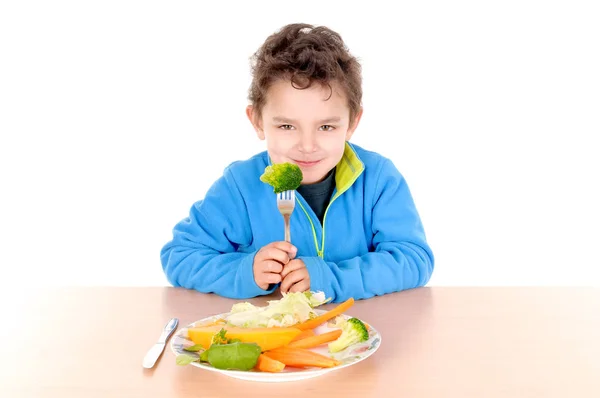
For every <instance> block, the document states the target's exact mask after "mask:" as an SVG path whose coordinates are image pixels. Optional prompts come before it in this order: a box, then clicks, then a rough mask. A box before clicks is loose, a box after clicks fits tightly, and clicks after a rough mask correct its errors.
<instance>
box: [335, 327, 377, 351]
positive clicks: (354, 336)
mask: <svg viewBox="0 0 600 398" xmlns="http://www.w3.org/2000/svg"><path fill="white" fill-rule="evenodd" d="M341 328H342V334H341V335H340V337H338V338H337V340H334V341H332V342H331V343H329V352H332V353H333V352H339V351H342V350H343V349H344V348H346V347H348V346H350V345H352V344H356V343H362V342H363V341H367V340H368V339H369V331H368V330H367V327H366V326H365V324H364V323H362V321H361V320H360V319H358V318H350V319H348V320H347V321H345V322H342V324H341Z"/></svg>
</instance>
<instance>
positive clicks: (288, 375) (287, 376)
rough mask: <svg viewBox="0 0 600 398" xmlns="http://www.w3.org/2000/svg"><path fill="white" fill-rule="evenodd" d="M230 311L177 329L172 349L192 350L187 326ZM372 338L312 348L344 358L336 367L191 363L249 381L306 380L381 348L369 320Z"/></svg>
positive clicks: (213, 318)
mask: <svg viewBox="0 0 600 398" xmlns="http://www.w3.org/2000/svg"><path fill="white" fill-rule="evenodd" d="M315 312H316V313H317V314H322V313H324V312H325V311H323V310H318V309H316V310H315ZM227 315H229V313H224V314H218V315H213V316H211V317H208V318H204V319H201V320H199V321H196V322H194V323H192V324H190V325H187V326H185V327H184V328H181V329H179V330H178V331H177V333H175V335H174V336H173V338H172V339H171V350H172V352H173V353H174V354H175V355H176V356H177V355H179V354H188V355H189V354H190V353H189V352H187V351H185V350H184V349H183V348H184V347H189V346H192V345H194V343H193V342H192V341H191V340H189V339H188V338H187V329H188V328H190V327H193V326H194V324H196V325H201V324H207V323H210V322H213V321H216V320H217V319H223V318H225V317H226V316H227ZM344 317H345V318H346V319H348V318H350V316H347V315H344ZM369 326H370V328H369V339H368V340H367V341H365V342H363V343H357V344H353V345H351V346H349V347H348V348H346V349H345V350H343V351H340V352H337V353H335V354H330V353H329V352H328V350H327V344H324V345H322V346H320V347H316V348H312V349H311V350H312V351H315V352H318V353H320V354H323V355H327V356H330V357H332V358H335V359H337V360H338V361H341V362H342V364H341V365H339V366H335V367H333V368H324V369H321V368H292V367H289V366H286V368H285V369H284V370H283V371H282V372H279V373H269V372H259V371H254V370H250V371H241V370H221V369H216V368H213V367H212V366H210V364H208V363H204V362H192V363H191V365H193V366H196V367H198V368H201V369H205V370H209V371H212V372H218V373H221V374H224V375H226V376H230V377H234V378H236V379H242V380H249V381H261V382H283V381H295V380H303V379H309V378H312V377H317V376H321V375H324V374H325V373H329V372H333V371H335V370H339V369H343V368H346V367H348V366H352V365H354V364H357V363H358V362H360V361H362V360H364V359H366V358H368V357H370V356H371V355H373V354H374V353H375V351H377V349H378V348H379V346H380V345H381V335H380V334H379V332H378V331H377V330H376V329H375V328H374V327H373V325H371V324H369ZM330 330H333V329H332V328H329V327H328V326H327V324H326V323H325V324H323V325H321V326H319V327H317V328H316V329H315V333H317V334H321V333H325V332H327V331H330Z"/></svg>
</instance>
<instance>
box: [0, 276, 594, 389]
mask: <svg viewBox="0 0 600 398" xmlns="http://www.w3.org/2000/svg"><path fill="white" fill-rule="evenodd" d="M1 298H2V327H1V331H0V337H2V348H1V349H0V365H1V372H0V397H2V398H13V397H27V398H33V397H36V398H45V397H61V398H70V397H77V398H80V397H85V398H94V397H102V398H109V397H140V398H141V397H144V398H148V397H161V398H164V397H238V396H242V394H244V395H247V396H250V397H278V398H281V397H303V398H306V397H309V396H310V397H312V396H315V397H321V396H322V397H329V398H331V397H436V398H440V397H461V398H463V397H486V398H493V397H544V398H548V397H578V398H581V397H600V342H599V341H600V289H598V288H541V287H538V288H484V287H481V288H452V287H447V288H442V287H434V288H421V289H415V290H410V291H405V292H401V293H396V294H391V295H386V296H382V297H377V298H373V299H370V300H365V301H358V302H357V303H356V304H355V305H354V307H352V308H351V310H350V311H348V313H349V314H351V315H355V316H358V317H360V318H363V319H364V320H366V321H367V322H369V323H371V324H372V325H374V326H375V327H376V328H377V329H378V330H379V331H380V332H381V334H382V346H381V348H380V349H379V350H378V351H377V352H376V353H375V354H374V355H373V356H371V357H370V358H368V359H367V360H365V361H363V362H360V363H358V364H356V365H354V366H351V367H349V368H345V369H340V370H339V371H334V372H330V373H328V374H327V375H324V376H321V377H317V378H314V379H310V380H305V381H299V382H289V383H276V384H266V383H256V382H246V381H241V380H237V379H233V378H229V377H226V376H223V375H220V374H216V373H214V372H207V371H204V370H201V369H198V368H196V367H193V366H177V365H176V364H175V357H174V355H173V354H172V353H171V351H170V350H169V348H168V347H167V350H165V353H164V354H163V356H162V357H161V359H160V360H159V362H158V363H157V365H156V366H155V368H153V369H151V370H145V369H143V368H142V366H141V364H142V357H143V356H144V354H145V353H146V351H147V350H148V349H149V348H150V346H151V345H152V344H153V343H154V342H155V341H156V339H157V338H158V336H159V334H160V331H161V329H162V327H163V326H164V324H165V323H166V322H167V321H168V319H169V318H171V317H177V318H179V320H180V327H181V326H183V325H186V324H188V323H190V322H192V321H195V320H198V319H201V318H203V317H206V316H208V315H211V314H215V313H220V312H226V311H227V310H229V308H230V307H231V305H232V304H233V303H234V301H233V300H228V299H224V298H220V297H217V296H214V295H203V294H200V293H197V292H194V291H188V290H184V289H176V288H163V287H156V288H118V287H82V288H57V289H48V290H33V291H31V290H29V289H24V290H23V291H22V292H20V293H19V292H14V291H12V292H10V293H7V292H6V291H4V293H3V295H2V297H1ZM264 300H265V299H264V298H263V299H255V300H252V301H253V302H254V303H255V304H260V305H262V304H264ZM327 307H330V305H328V306H327Z"/></svg>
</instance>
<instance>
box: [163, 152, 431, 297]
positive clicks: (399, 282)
mask: <svg viewBox="0 0 600 398" xmlns="http://www.w3.org/2000/svg"><path fill="white" fill-rule="evenodd" d="M268 164H269V156H268V154H267V152H263V153H260V154H258V155H256V156H254V157H252V158H250V159H248V160H245V161H238V162H234V163H232V164H231V165H230V166H228V167H227V168H226V169H225V171H224V173H223V176H222V177H221V178H219V179H218V180H217V181H216V182H215V183H214V184H213V185H212V186H211V188H210V189H209V190H208V192H207V194H206V196H205V198H204V199H202V200H200V201H198V202H196V203H195V204H194V205H193V206H192V207H191V210H190V213H189V217H187V218H185V219H183V220H182V221H181V222H179V223H178V224H177V225H176V226H175V227H174V229H173V239H172V240H171V241H170V242H168V243H167V244H166V245H165V246H164V247H163V248H162V250H161V253H160V257H161V262H162V266H163V270H164V272H165V274H166V276H167V278H168V280H169V282H170V283H171V284H172V285H174V286H182V287H185V288H189V289H195V290H198V291H200V292H205V293H216V294H218V295H221V296H225V297H230V298H235V299H246V298H251V297H256V296H259V295H266V294H269V293H271V292H273V290H274V289H276V288H277V287H278V286H273V288H272V289H271V290H263V289H261V288H260V287H259V286H258V285H257V284H256V282H255V281H254V276H253V268H252V267H253V261H254V255H255V254H256V253H257V251H258V250H259V249H260V248H262V247H263V246H265V245H267V244H269V243H271V242H274V241H281V240H283V238H284V236H283V235H284V230H283V218H282V216H281V214H280V213H279V211H278V210H277V203H276V198H275V194H274V193H273V188H272V187H271V186H269V185H267V184H265V183H263V182H261V181H260V179H259V177H260V175H261V174H262V173H263V172H264V170H265V167H266V166H267V165H268ZM335 179H336V188H335V190H334V193H333V197H332V199H331V201H330V203H329V206H328V208H327V210H326V212H325V218H324V221H323V226H321V223H320V222H319V220H318V218H317V216H316V215H315V213H314V212H313V211H312V209H311V208H310V206H309V205H308V204H307V202H306V201H305V200H304V198H302V197H301V195H300V194H297V195H296V200H297V203H296V209H295V210H294V213H293V214H292V217H291V220H290V225H291V231H290V232H291V237H292V244H293V245H294V246H296V247H297V249H298V253H297V255H296V257H297V258H300V259H302V260H303V261H304V263H305V264H306V267H307V269H308V272H309V275H310V289H311V290H312V291H323V292H325V295H326V296H327V297H331V298H332V300H333V301H334V302H341V301H344V300H346V299H348V298H349V297H353V298H354V299H355V300H359V299H365V298H369V297H373V296H376V295H383V294H386V293H391V292H396V291H401V290H404V289H409V288H415V287H419V286H423V285H425V284H426V283H427V282H428V280H429V278H430V277H431V273H432V272H433V267H434V257H433V254H432V251H431V249H430V247H429V245H428V244H427V241H426V239H425V233H424V230H423V226H422V224H421V220H420V218H419V215H418V212H417V209H416V207H415V204H414V202H413V199H412V196H411V194H410V190H409V188H408V185H407V184H406V181H405V180H404V178H403V177H402V175H401V174H400V173H399V172H398V170H397V169H396V167H395V166H394V164H393V163H392V162H391V161H390V160H389V159H387V158H385V157H383V156H381V155H379V154H377V153H374V152H371V151H367V150H365V149H363V148H361V147H359V146H357V145H354V144H350V143H346V148H345V151H344V156H343V157H342V160H341V161H340V163H339V164H338V165H337V168H336V176H335Z"/></svg>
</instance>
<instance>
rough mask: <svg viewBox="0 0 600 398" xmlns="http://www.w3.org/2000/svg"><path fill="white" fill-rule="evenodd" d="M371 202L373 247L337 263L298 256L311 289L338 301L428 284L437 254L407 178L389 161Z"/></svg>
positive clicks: (383, 167) (381, 173)
mask: <svg viewBox="0 0 600 398" xmlns="http://www.w3.org/2000/svg"><path fill="white" fill-rule="evenodd" d="M379 175H380V176H381V177H380V178H379V180H378V182H377V186H376V194H375V196H374V203H373V221H372V228H373V251H372V252H369V253H367V254H364V255H362V256H360V257H354V258H350V259H348V260H344V261H339V262H337V263H333V262H326V261H324V260H323V259H322V258H320V257H299V258H300V259H302V260H303V261H304V264H305V265H306V267H307V269H308V272H309V275H310V289H311V290H313V291H319V290H321V291H323V292H324V293H325V294H326V297H332V299H333V301H336V302H340V301H344V300H346V299H348V298H349V297H354V298H355V299H363V298H369V297H372V296H375V295H382V294H386V293H391V292H396V291H400V290H405V289H410V288H415V287H419V286H423V285H425V284H426V283H427V282H428V281H429V278H430V277H431V274H432V272H433V266H434V257H433V253H432V251H431V249H430V247H429V245H428V244H427V241H426V239H425V232H424V230H423V226H422V224H421V220H420V218H419V215H418V213H417V210H416V207H415V204H414V202H413V198H412V196H411V194H410V190H409V188H408V186H407V184H406V181H405V180H404V178H402V176H401V175H400V173H399V172H398V170H397V169H396V167H395V166H394V165H393V164H392V162H391V161H389V160H386V161H385V162H384V165H383V166H382V171H381V172H380V174H379Z"/></svg>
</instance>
